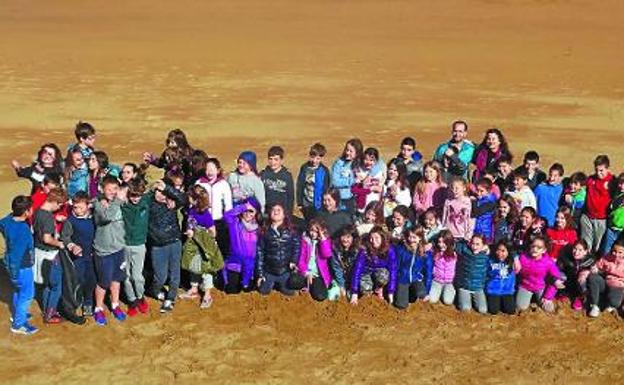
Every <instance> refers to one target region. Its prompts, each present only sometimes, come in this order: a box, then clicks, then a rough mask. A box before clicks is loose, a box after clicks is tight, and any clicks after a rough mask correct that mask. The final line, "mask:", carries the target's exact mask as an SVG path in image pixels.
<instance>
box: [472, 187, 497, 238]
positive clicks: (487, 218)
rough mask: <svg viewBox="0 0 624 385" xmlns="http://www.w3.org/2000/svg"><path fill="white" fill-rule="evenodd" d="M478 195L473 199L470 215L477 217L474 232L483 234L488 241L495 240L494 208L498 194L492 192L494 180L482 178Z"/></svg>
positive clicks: (477, 188)
mask: <svg viewBox="0 0 624 385" xmlns="http://www.w3.org/2000/svg"><path fill="white" fill-rule="evenodd" d="M476 190H477V194H476V195H477V197H476V199H474V200H473V201H472V208H471V211H470V215H471V216H472V217H473V218H475V225H474V234H476V235H482V236H483V238H484V239H485V242H486V243H492V241H493V240H494V210H495V209H496V196H494V194H493V193H492V181H491V180H489V179H488V178H481V179H479V181H477V185H476Z"/></svg>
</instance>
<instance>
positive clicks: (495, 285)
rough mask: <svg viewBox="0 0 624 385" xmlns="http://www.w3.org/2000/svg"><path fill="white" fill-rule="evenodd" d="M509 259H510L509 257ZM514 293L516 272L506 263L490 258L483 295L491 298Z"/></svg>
mask: <svg viewBox="0 0 624 385" xmlns="http://www.w3.org/2000/svg"><path fill="white" fill-rule="evenodd" d="M509 258H512V257H511V256H509ZM515 292H516V272H515V271H514V268H513V266H511V265H510V264H509V262H506V261H503V262H501V261H499V260H498V259H496V258H490V260H489V261H488V269H487V284H486V285H485V294H487V295H491V296H501V295H513V294H514V293H515Z"/></svg>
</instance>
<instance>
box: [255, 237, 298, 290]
mask: <svg viewBox="0 0 624 385" xmlns="http://www.w3.org/2000/svg"><path fill="white" fill-rule="evenodd" d="M299 246H300V238H299V236H298V235H297V233H296V232H295V231H293V230H290V229H287V228H279V229H276V228H274V227H273V226H271V227H269V228H268V229H267V231H266V232H265V233H264V234H261V235H260V236H259V237H258V244H257V247H256V277H258V278H262V277H264V274H265V273H268V274H273V275H282V274H284V273H288V272H289V271H290V266H289V265H290V264H291V263H294V264H296V263H297V262H298V261H299Z"/></svg>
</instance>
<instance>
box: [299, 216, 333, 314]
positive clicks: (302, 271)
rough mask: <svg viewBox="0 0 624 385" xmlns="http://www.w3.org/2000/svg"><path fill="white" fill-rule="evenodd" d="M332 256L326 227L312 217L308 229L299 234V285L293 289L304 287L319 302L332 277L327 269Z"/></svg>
mask: <svg viewBox="0 0 624 385" xmlns="http://www.w3.org/2000/svg"><path fill="white" fill-rule="evenodd" d="M331 257H332V243H331V238H329V234H328V232H327V228H326V227H325V225H324V224H323V222H321V221H320V220H318V219H313V220H311V221H310V222H309V223H308V231H307V232H305V233H304V234H303V235H302V236H301V248H300V252H299V261H298V263H297V268H296V273H297V275H299V277H300V278H299V279H296V280H295V281H299V282H300V284H299V285H298V286H300V287H293V289H303V288H304V287H306V288H307V289H308V292H309V293H310V296H311V297H312V298H313V299H314V300H316V301H319V302H322V301H324V300H326V299H327V297H328V294H329V293H328V289H329V287H330V285H331V281H332V277H331V272H330V269H329V264H330V259H331Z"/></svg>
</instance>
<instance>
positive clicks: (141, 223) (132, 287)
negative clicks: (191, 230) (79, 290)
mask: <svg viewBox="0 0 624 385" xmlns="http://www.w3.org/2000/svg"><path fill="white" fill-rule="evenodd" d="M151 199H152V197H151V196H150V195H148V194H145V182H143V181H142V180H137V179H133V180H131V181H130V182H129V183H128V201H127V202H126V203H124V204H123V205H122V206H121V212H122V214H123V220H124V227H125V229H126V236H125V240H126V247H125V249H124V253H125V260H126V280H125V281H124V291H125V293H126V298H127V299H128V316H130V317H134V316H135V315H137V314H138V313H137V311H138V312H141V313H143V314H146V313H147V312H148V311H149V305H148V303H147V300H146V299H145V296H144V295H145V278H144V277H143V265H144V264H145V252H146V249H145V244H146V243H147V227H148V218H149V206H150V201H151Z"/></svg>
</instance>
